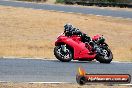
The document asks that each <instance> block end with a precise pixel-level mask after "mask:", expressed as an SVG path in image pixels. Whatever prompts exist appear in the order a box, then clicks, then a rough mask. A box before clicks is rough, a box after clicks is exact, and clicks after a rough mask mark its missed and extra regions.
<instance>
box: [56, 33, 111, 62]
mask: <svg viewBox="0 0 132 88" xmlns="http://www.w3.org/2000/svg"><path fill="white" fill-rule="evenodd" d="M92 41H93V42H94V43H96V44H97V45H98V47H99V48H100V50H101V52H100V53H97V52H96V51H93V47H91V46H90V45H89V44H88V43H84V42H82V39H81V37H80V36H77V35H72V36H66V35H65V33H62V34H61V35H59V36H58V38H57V40H56V41H55V48H54V55H55V57H56V58H57V59H58V60H60V61H62V62H69V61H71V60H79V61H92V60H94V59H96V60H97V61H99V62H100V63H110V62H111V61H112V59H113V54H112V52H111V50H110V49H109V46H108V44H107V43H106V42H105V38H104V37H103V36H102V35H95V36H93V37H92Z"/></svg>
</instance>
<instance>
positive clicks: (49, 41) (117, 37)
mask: <svg viewBox="0 0 132 88" xmlns="http://www.w3.org/2000/svg"><path fill="white" fill-rule="evenodd" d="M65 23H72V24H73V25H75V26H76V27H78V28H80V29H81V30H82V31H83V32H86V33H87V34H89V35H90V36H93V35H95V34H103V35H104V37H106V41H107V42H108V44H109V45H110V47H111V49H112V52H113V54H114V60H120V61H132V42H131V41H132V29H131V28H132V20H125V19H117V18H110V17H109V18H108V17H96V16H93V15H79V14H68V13H60V12H51V11H44V10H33V9H26V8H15V7H6V6H0V56H18V57H42V58H55V57H54V55H53V48H54V41H55V40H56V37H57V36H58V34H60V33H61V32H63V25H64V24H65Z"/></svg>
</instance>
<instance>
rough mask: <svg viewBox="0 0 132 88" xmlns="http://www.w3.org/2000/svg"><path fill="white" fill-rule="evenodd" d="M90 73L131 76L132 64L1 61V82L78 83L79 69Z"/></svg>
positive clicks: (33, 60) (32, 60)
mask: <svg viewBox="0 0 132 88" xmlns="http://www.w3.org/2000/svg"><path fill="white" fill-rule="evenodd" d="M80 66H81V67H83V68H84V69H86V71H87V72H88V73H101V74H103V73H105V74H110V73H114V74H130V75H132V63H123V62H122V63H119V62H112V63H111V64H101V63H99V62H95V61H93V62H79V61H71V62H60V61H58V60H41V59H38V60H36V59H8V58H6V59H0V81H1V82H68V83H69V82H70V83H75V82H76V73H77V69H78V67H80Z"/></svg>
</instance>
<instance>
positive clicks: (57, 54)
mask: <svg viewBox="0 0 132 88" xmlns="http://www.w3.org/2000/svg"><path fill="white" fill-rule="evenodd" d="M66 51H67V54H63V52H61V46H56V47H55V48H54V55H55V57H56V58H57V59H58V60H60V61H62V62H70V61H71V60H72V59H73V53H72V51H71V50H70V49H69V48H68V47H67V48H66ZM66 55H68V57H67V56H66Z"/></svg>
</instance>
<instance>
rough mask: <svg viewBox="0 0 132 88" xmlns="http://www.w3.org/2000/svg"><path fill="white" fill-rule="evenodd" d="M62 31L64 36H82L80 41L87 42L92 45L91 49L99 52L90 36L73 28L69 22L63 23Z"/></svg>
mask: <svg viewBox="0 0 132 88" xmlns="http://www.w3.org/2000/svg"><path fill="white" fill-rule="evenodd" d="M64 32H65V35H66V36H71V35H78V36H80V37H81V38H82V42H84V43H88V44H89V45H90V46H92V47H93V50H95V51H96V52H97V53H100V48H99V47H98V46H97V45H96V44H95V43H94V42H93V41H92V39H91V38H90V36H88V35H87V34H85V33H82V32H81V31H80V30H79V29H77V28H74V27H73V25H71V24H69V23H68V24H65V25H64Z"/></svg>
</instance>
